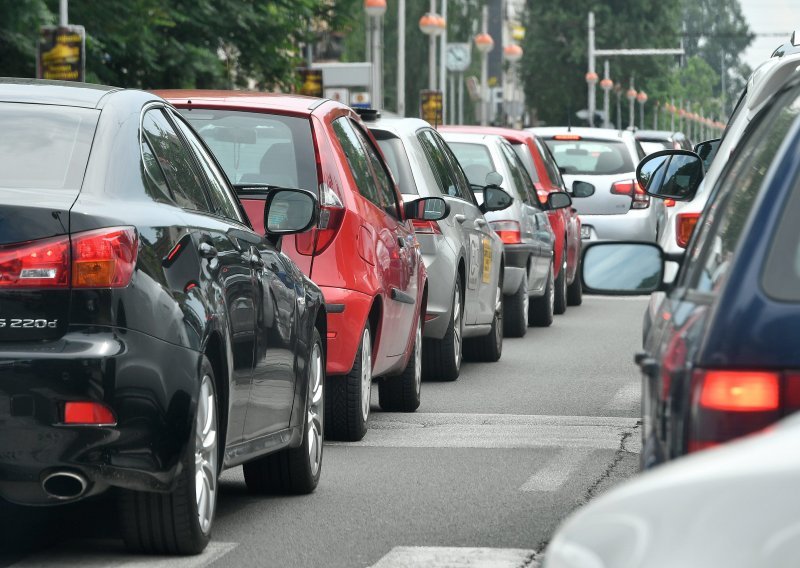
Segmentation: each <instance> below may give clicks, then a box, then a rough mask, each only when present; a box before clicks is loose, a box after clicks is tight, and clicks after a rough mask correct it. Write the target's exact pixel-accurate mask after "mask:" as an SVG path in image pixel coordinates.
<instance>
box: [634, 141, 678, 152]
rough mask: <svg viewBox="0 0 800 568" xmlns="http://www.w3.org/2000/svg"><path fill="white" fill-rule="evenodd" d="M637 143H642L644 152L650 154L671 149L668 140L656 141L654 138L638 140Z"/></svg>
mask: <svg viewBox="0 0 800 568" xmlns="http://www.w3.org/2000/svg"><path fill="white" fill-rule="evenodd" d="M639 143H640V144H641V145H642V149H643V150H644V151H645V153H646V154H652V153H653V152H660V151H661V150H671V149H672V144H670V143H669V142H668V141H666V140H665V141H663V142H658V141H655V140H639Z"/></svg>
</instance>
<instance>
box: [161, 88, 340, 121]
mask: <svg viewBox="0 0 800 568" xmlns="http://www.w3.org/2000/svg"><path fill="white" fill-rule="evenodd" d="M153 92H154V93H155V94H157V95H158V96H160V97H163V98H165V99H167V100H168V101H170V102H172V103H175V104H178V105H181V106H182V105H185V104H190V103H197V104H198V105H200V106H203V105H221V106H225V107H236V108H239V109H243V110H247V109H249V110H277V111H284V112H291V113H294V114H305V115H309V114H311V113H312V112H313V111H315V110H316V109H317V108H319V107H321V106H323V105H325V106H328V105H338V106H342V107H344V106H345V105H343V104H341V103H337V102H335V101H332V100H330V99H322V98H319V97H307V96H305V95H287V94H284V93H260V92H257V91H223V90H216V91H215V90H202V89H164V90H156V91H153ZM345 108H348V107H345Z"/></svg>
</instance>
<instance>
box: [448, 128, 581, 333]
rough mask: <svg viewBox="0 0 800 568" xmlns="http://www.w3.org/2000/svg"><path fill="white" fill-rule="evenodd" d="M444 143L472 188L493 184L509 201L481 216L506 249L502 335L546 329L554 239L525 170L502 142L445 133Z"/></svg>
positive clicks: (498, 138)
mask: <svg viewBox="0 0 800 568" xmlns="http://www.w3.org/2000/svg"><path fill="white" fill-rule="evenodd" d="M443 137H444V139H445V140H446V141H447V143H448V144H449V145H450V148H452V150H453V153H454V154H455V155H456V157H457V158H458V161H459V162H461V166H462V167H463V168H464V172H465V173H466V174H467V178H468V179H469V181H470V183H471V184H472V186H473V188H480V187H483V186H485V185H488V184H496V185H500V186H502V188H503V189H505V190H506V191H507V192H508V193H509V194H511V196H512V197H513V198H514V203H513V204H512V205H511V207H509V208H508V209H504V210H503V211H497V212H493V213H487V214H486V219H487V220H488V221H489V225H490V226H491V227H492V229H494V230H495V231H496V232H497V234H498V235H500V238H501V239H502V241H503V243H504V246H505V261H506V262H505V270H504V281H503V294H504V304H505V307H504V318H505V325H504V327H505V333H506V335H507V336H510V337H522V336H523V335H525V332H526V330H527V328H528V326H529V325H540V326H549V325H550V324H551V323H552V322H553V306H554V301H555V286H554V282H553V278H554V277H553V275H554V273H555V272H554V270H553V244H554V242H555V234H554V233H553V229H552V228H551V227H550V220H549V219H548V217H547V213H545V211H544V207H543V206H542V204H541V203H540V201H539V199H538V197H537V194H536V189H535V188H534V186H533V182H532V181H531V177H530V175H528V173H527V170H526V169H525V166H524V165H523V163H522V162H521V161H520V159H519V156H517V154H516V152H514V149H513V148H512V147H511V145H510V144H509V143H508V142H507V141H506V140H505V139H504V138H502V137H501V136H497V135H494V134H491V135H484V134H467V133H463V134H462V133H455V132H445V133H443ZM559 195H562V196H565V194H564V193H560V194H559ZM565 197H566V196H565Z"/></svg>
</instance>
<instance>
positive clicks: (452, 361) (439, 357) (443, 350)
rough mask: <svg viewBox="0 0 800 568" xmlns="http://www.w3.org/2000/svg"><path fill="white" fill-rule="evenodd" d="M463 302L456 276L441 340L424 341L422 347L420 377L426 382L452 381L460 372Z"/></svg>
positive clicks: (458, 276)
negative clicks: (446, 322)
mask: <svg viewBox="0 0 800 568" xmlns="http://www.w3.org/2000/svg"><path fill="white" fill-rule="evenodd" d="M463 334H464V302H463V301H462V299H461V275H460V274H459V275H457V276H456V285H455V290H453V308H452V310H450V323H449V324H448V326H447V331H446V332H445V334H444V337H443V338H442V339H431V338H429V339H425V340H423V347H422V376H423V378H424V379H425V380H428V381H454V380H456V379H457V378H458V375H459V373H460V372H461V353H462V348H463V341H464V340H463V337H464V335H463Z"/></svg>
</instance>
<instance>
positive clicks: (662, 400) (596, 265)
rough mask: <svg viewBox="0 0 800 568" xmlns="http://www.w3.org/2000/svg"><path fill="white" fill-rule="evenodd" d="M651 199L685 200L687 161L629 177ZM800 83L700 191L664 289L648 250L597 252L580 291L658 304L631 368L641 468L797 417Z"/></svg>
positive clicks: (691, 158)
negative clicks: (635, 374)
mask: <svg viewBox="0 0 800 568" xmlns="http://www.w3.org/2000/svg"><path fill="white" fill-rule="evenodd" d="M637 177H638V181H639V183H640V184H642V187H644V188H645V190H646V191H647V192H648V193H650V194H651V195H653V196H655V197H661V198H672V199H677V200H687V199H691V198H692V197H693V195H694V192H695V191H696V190H697V186H698V185H699V183H700V181H701V180H702V177H703V164H702V159H701V157H699V156H698V155H697V154H694V153H693V152H687V151H683V150H667V151H663V152H658V153H656V154H653V155H651V156H648V157H647V158H645V159H644V160H642V162H641V163H640V165H639V169H638V171H637ZM799 217H800V74H798V73H794V79H790V80H789V82H788V83H787V84H786V85H784V87H783V88H782V89H780V90H779V91H778V92H777V93H776V94H775V95H774V97H773V98H772V99H771V100H770V101H769V102H768V103H766V106H765V107H764V109H763V110H761V111H760V112H759V114H758V115H757V116H756V117H755V118H754V119H753V121H752V122H751V124H750V126H749V127H748V129H747V131H746V132H745V134H744V136H743V138H742V140H741V141H740V142H739V144H737V148H736V150H735V152H734V153H733V154H732V155H731V157H730V159H729V162H728V164H727V165H726V166H725V170H724V171H723V173H722V174H721V175H720V177H719V179H718V181H717V183H716V185H715V187H714V188H713V189H712V193H711V194H710V198H709V201H708V204H707V205H706V208H705V210H704V212H703V214H702V215H701V217H700V219H699V221H698V223H697V227H696V229H695V231H694V235H693V236H692V238H691V240H690V241H689V244H688V247H687V249H686V253H685V256H684V255H683V254H679V255H669V257H668V259H669V260H672V261H677V262H681V263H682V266H681V269H680V271H679V273H678V276H677V278H676V280H675V283H674V284H672V285H670V286H665V285H664V284H663V283H662V281H661V276H662V274H663V264H664V257H665V255H664V254H663V252H662V251H661V250H660V249H659V248H658V246H656V245H648V244H643V243H638V244H634V243H598V244H596V245H592V246H591V247H590V248H588V249H587V251H586V253H585V256H584V263H585V264H584V274H583V276H584V284H586V285H587V286H588V287H589V288H592V289H594V290H605V291H606V292H611V293H622V294H630V293H636V292H637V291H638V292H639V293H649V292H651V291H653V290H656V289H661V290H664V291H666V292H667V298H666V299H665V300H664V301H663V302H662V304H661V307H660V310H659V312H658V313H657V314H656V317H655V318H654V320H653V324H652V328H651V330H650V332H649V334H648V336H647V338H646V342H645V352H643V353H641V354H640V355H639V356H638V357H637V360H638V362H639V365H640V367H641V369H642V375H643V386H642V401H643V408H642V417H643V432H642V434H643V450H642V466H643V467H645V468H648V467H652V466H654V465H657V464H660V463H663V462H665V461H668V460H671V459H674V458H677V457H679V456H683V455H685V454H687V453H690V452H696V451H700V450H703V449H705V448H709V447H712V446H716V445H718V444H721V443H724V442H726V441H728V440H731V439H733V438H736V437H740V436H744V435H746V434H751V433H753V432H756V431H758V430H761V429H763V428H766V427H768V426H770V425H771V424H774V423H775V422H777V421H778V420H779V419H781V418H782V417H784V416H786V415H788V414H790V413H793V412H796V411H797V410H800V349H798V345H800V224H798V222H797V219H798V218H799Z"/></svg>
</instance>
